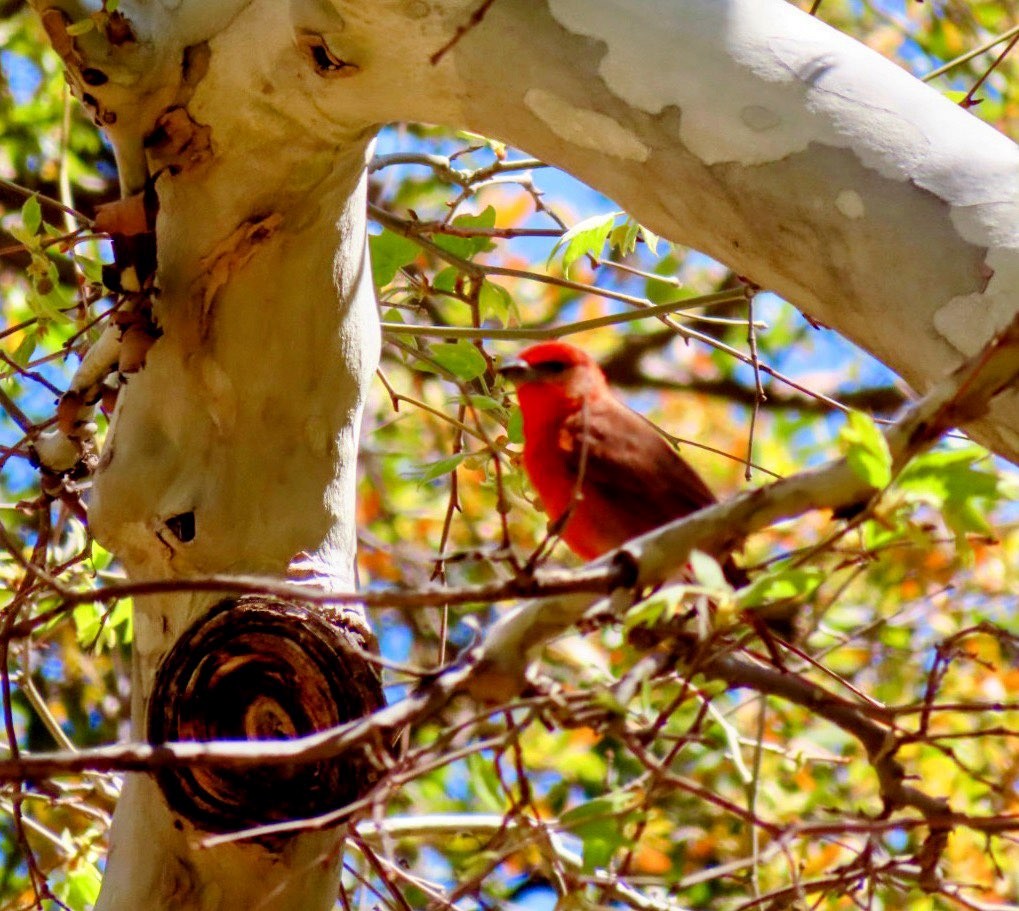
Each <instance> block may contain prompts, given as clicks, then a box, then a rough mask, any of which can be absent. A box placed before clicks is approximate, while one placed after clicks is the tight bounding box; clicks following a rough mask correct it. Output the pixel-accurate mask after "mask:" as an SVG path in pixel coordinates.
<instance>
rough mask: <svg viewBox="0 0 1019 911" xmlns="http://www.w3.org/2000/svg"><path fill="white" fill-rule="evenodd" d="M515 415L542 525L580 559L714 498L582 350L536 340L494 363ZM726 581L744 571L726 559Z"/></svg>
mask: <svg viewBox="0 0 1019 911" xmlns="http://www.w3.org/2000/svg"><path fill="white" fill-rule="evenodd" d="M500 372H501V373H502V374H503V375H505V376H506V377H508V378H509V379H510V380H511V381H512V382H513V383H515V384H516V387H517V396H518V398H519V400H520V410H521V412H522V413H523V418H524V468H525V469H526V471H527V475H528V477H529V478H530V479H531V483H532V484H533V486H534V489H535V490H536V491H537V493H538V496H539V497H540V498H541V502H542V504H543V505H544V507H545V510H546V512H547V513H548V515H549V519H550V521H551V523H552V527H553V528H555V529H556V530H557V531H558V532H559V534H560V535H561V537H562V539H563V541H565V542H566V544H567V545H569V547H570V549H571V550H572V551H573V552H574V553H576V554H577V555H578V556H580V557H583V558H584V559H585V560H590V559H592V558H593V557H597V556H600V555H601V554H603V553H606V552H607V551H610V550H613V549H615V548H617V547H619V546H620V545H621V544H623V542H624V541H627V540H629V539H630V538H633V537H636V536H637V535H642V534H645V533H646V532H649V531H651V530H652V529H654V528H657V527H658V526H659V525H664V524H665V523H667V522H671V521H673V520H675V519H679V518H682V517H683V516H686V515H689V514H690V513H692V512H696V511H697V510H698V509H701V508H702V507H705V506H710V505H711V504H712V503H715V502H717V501H716V499H715V496H714V494H712V492H711V491H710V490H709V489H708V486H707V485H706V484H705V483H704V481H703V480H702V479H701V477H700V475H698V474H697V472H696V471H694V469H693V468H691V467H690V466H689V465H688V464H687V463H686V461H684V459H683V458H682V457H681V456H680V455H679V453H677V452H676V450H675V449H674V448H673V447H672V445H671V444H670V443H668V442H667V441H666V440H665V439H664V437H662V435H661V434H660V433H659V432H658V431H657V430H656V429H655V427H654V425H653V424H651V423H650V422H649V421H647V420H645V419H644V418H643V417H641V416H640V415H639V414H637V413H636V412H635V411H633V410H631V409H630V408H628V407H627V406H626V405H624V404H623V403H622V402H621V401H620V400H619V399H617V398H616V397H615V396H614V395H613V394H612V391H611V390H610V389H609V385H608V382H607V381H606V379H605V374H604V373H602V371H601V368H600V367H599V366H598V365H597V364H596V363H595V361H594V359H593V358H591V357H590V355H588V354H587V353H586V352H584V351H581V350H580V349H579V348H576V347H574V346H573V345H568V344H566V343H565V342H542V343H540V344H537V345H532V346H531V347H530V348H527V349H525V350H524V351H522V352H521V353H520V355H519V356H518V357H516V358H512V359H509V360H507V361H504V362H503V364H502V367H501V368H500ZM722 569H723V572H724V573H725V576H726V579H728V581H729V583H730V584H732V585H733V586H735V587H739V586H742V585H745V584H746V582H747V578H746V575H745V573H744V572H743V570H741V569H740V568H739V567H738V566H737V565H736V564H735V563H734V562H733V560H732V558H731V557H726V559H725V561H724V563H723V565H722Z"/></svg>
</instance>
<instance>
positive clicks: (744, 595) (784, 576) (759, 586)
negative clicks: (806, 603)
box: [739, 566, 825, 607]
mask: <svg viewBox="0 0 1019 911" xmlns="http://www.w3.org/2000/svg"><path fill="white" fill-rule="evenodd" d="M824 578H825V574H824V572H823V571H822V570H820V569H817V568H815V567H805V566H804V567H795V568H793V567H790V568H787V569H777V570H774V571H773V572H770V573H768V574H767V575H765V576H758V577H757V578H756V579H754V581H753V582H752V583H751V584H750V585H748V586H747V587H746V588H744V589H741V590H740V593H739V604H740V607H760V606H762V605H764V604H771V603H773V602H776V601H788V600H791V599H797V600H798V599H802V598H807V597H809V596H810V595H811V594H813V592H814V590H815V589H816V588H817V587H818V586H819V585H820V584H821V583H822V582H823V581H824Z"/></svg>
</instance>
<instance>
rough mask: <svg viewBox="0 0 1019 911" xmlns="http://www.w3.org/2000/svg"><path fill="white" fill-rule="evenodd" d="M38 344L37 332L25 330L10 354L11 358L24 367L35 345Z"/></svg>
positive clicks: (33, 351)
mask: <svg viewBox="0 0 1019 911" xmlns="http://www.w3.org/2000/svg"><path fill="white" fill-rule="evenodd" d="M38 344H39V333H38V332H26V333H25V335H24V338H22V339H21V341H20V342H19V343H18V347H17V348H15V349H14V353H13V354H11V360H12V361H14V363H15V364H17V365H18V366H19V367H24V366H25V365H26V364H28V362H29V361H30V360H31V359H32V355H33V354H34V353H35V348H36V345H38Z"/></svg>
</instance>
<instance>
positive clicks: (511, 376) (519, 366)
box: [497, 357, 536, 383]
mask: <svg viewBox="0 0 1019 911" xmlns="http://www.w3.org/2000/svg"><path fill="white" fill-rule="evenodd" d="M497 372H498V373H501V374H502V375H503V376H504V377H506V379H508V380H509V381H510V382H511V383H526V382H527V381H528V380H533V379H534V378H535V376H536V371H535V369H534V368H533V367H532V366H531V365H530V364H528V363H527V361H525V360H523V359H522V358H519V357H508V358H506V359H504V360H503V362H502V364H500V365H499V369H498V371H497Z"/></svg>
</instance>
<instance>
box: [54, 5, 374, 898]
mask: <svg viewBox="0 0 1019 911" xmlns="http://www.w3.org/2000/svg"><path fill="white" fill-rule="evenodd" d="M128 7H129V5H127V4H125V5H122V6H121V9H122V10H123V12H124V15H125V16H126V19H127V21H128V23H130V27H131V29H132V30H133V32H134V35H135V37H136V39H137V40H132V41H127V42H125V43H123V44H121V45H120V46H115V45H114V44H111V43H109V42H108V41H107V40H106V36H104V35H103V34H102V33H101V32H100V31H98V30H93V31H91V32H89V33H87V34H85V35H83V36H80V37H79V38H77V39H75V40H74V41H73V43H70V44H69V43H68V42H67V40H66V36H64V35H62V32H61V26H60V19H54V13H53V10H52V8H50V7H49V6H48V5H46V6H43V5H42V4H40V12H41V13H42V14H43V16H44V22H45V21H48V27H49V28H50V29H51V34H54V31H53V30H55V35H56V37H55V40H54V43H55V44H57V46H58V49H60V50H61V52H62V53H63V54H64V57H65V60H66V62H67V63H68V69H69V71H70V75H71V79H72V83H77V84H78V88H79V93H81V92H83V91H86V90H87V91H88V93H89V95H91V96H92V101H93V104H92V106H93V109H95V110H96V111H97V115H98V118H99V119H101V120H103V121H106V122H107V123H108V128H107V132H108V133H109V135H110V136H111V139H112V141H113V142H114V145H115V149H116V153H117V159H118V163H119V165H120V169H121V181H122V184H123V188H124V192H125V194H128V195H129V194H133V193H137V192H139V191H141V190H142V188H143V186H144V184H145V182H146V181H147V180H150V179H152V178H153V177H155V190H156V193H157V195H158V200H159V213H158V219H157V223H156V249H157V254H158V271H157V285H158V293H157V296H156V298H155V305H154V311H153V312H154V317H155V320H156V322H157V324H158V326H159V328H160V330H161V331H162V336H161V337H160V338H159V339H158V340H157V341H156V342H155V344H153V346H152V347H151V349H150V350H149V351H148V354H147V358H146V363H145V365H144V367H143V368H142V369H141V370H139V371H137V372H136V373H132V374H131V375H130V376H128V377H127V380H126V383H125V384H124V386H123V388H122V389H121V393H120V397H119V399H118V404H117V410H116V413H115V417H114V421H113V427H112V430H111V432H110V434H109V437H108V439H107V441H106V445H105V448H104V451H103V454H102V458H101V461H100V465H99V470H98V471H97V473H96V477H95V485H94V491H93V497H92V503H91V509H90V523H91V527H92V529H93V531H94V533H95V535H96V537H97V538H98V539H99V540H100V541H101V542H102V543H103V544H104V546H106V547H108V548H110V549H111V550H113V551H114V552H115V553H116V554H117V556H118V557H119V559H120V560H121V561H122V562H123V564H124V566H125V567H126V569H127V572H128V573H129V575H130V576H131V577H132V578H135V579H151V578H175V577H186V576H192V575H202V574H208V573H213V572H259V573H270V574H278V575H281V576H282V575H285V574H286V573H287V572H288V567H289V568H290V569H291V571H295V570H297V571H299V572H300V574H301V576H302V578H308V579H310V580H311V581H316V582H319V583H322V584H325V585H330V586H335V587H339V588H350V587H352V585H353V583H354V578H353V558H354V547H355V530H354V524H353V517H354V492H355V465H356V444H357V433H358V425H359V421H360V413H361V407H362V403H363V397H364V393H365V390H366V389H367V385H368V383H369V381H370V379H371V377H372V374H373V371H374V368H375V365H376V363H377V358H378V349H379V337H378V328H377V317H376V306H375V298H374V289H373V287H372V284H371V272H370V269H369V268H368V264H367V260H366V257H365V229H366V223H365V204H366V200H365V188H366V173H365V165H366V161H367V158H368V155H369V151H370V139H371V136H372V135H373V131H371V130H365V129H364V128H363V127H362V126H360V125H357V124H355V125H354V126H350V125H348V124H347V123H346V121H343V120H342V118H336V119H335V120H334V118H333V117H332V116H329V117H326V116H323V115H322V114H321V113H320V112H319V111H318V109H317V99H316V96H315V94H314V92H313V91H311V89H313V88H315V87H317V86H318V85H320V84H321V82H322V80H321V78H320V77H319V76H318V75H316V74H315V72H314V71H313V70H312V66H311V61H310V59H309V58H308V56H307V54H306V53H304V52H300V51H299V50H298V48H297V45H296V44H295V42H294V36H293V32H292V29H291V23H290V19H289V9H288V7H287V5H286V4H281V3H278V2H276V0H263V2H261V3H233V4H227V3H206V2H204V0H202V2H196V3H190V4H184V5H182V6H181V7H180V8H178V9H176V10H171V9H169V8H162V7H160V6H158V5H156V4H150V3H146V4H137V5H131V6H130V7H129V8H128ZM47 11H48V12H47ZM47 15H48V16H49V19H48V20H47V18H46V17H47ZM81 16H82V12H81V11H80V10H74V9H70V10H68V15H67V18H68V19H70V20H72V21H73V20H78V19H80V18H81ZM88 68H91V69H93V70H98V71H100V72H101V73H102V74H105V75H106V76H107V77H108V81H107V82H105V83H103V84H101V85H98V86H86V87H83V86H82V85H81V82H82V78H83V77H82V75H81V74H82V72H83V71H84V70H86V69H88ZM89 78H91V80H92V81H95V78H96V77H95V76H94V75H93V76H91V77H89ZM174 108H179V109H182V110H181V111H179V112H178V114H177V115H176V116H177V119H176V120H173V121H171V122H170V126H169V127H167V126H165V125H164V127H163V128H162V129H161V130H156V129H155V127H156V124H157V122H163V123H164V124H166V123H167V121H166V120H165V112H166V111H167V110H168V109H174ZM184 110H186V116H181V114H182V112H183V111H184ZM110 115H113V116H114V117H115V122H113V123H112V124H110V123H109V121H110V119H111V116H110ZM337 121H340V122H339V123H338V122H337ZM167 133H170V134H171V135H170V138H169V140H167V139H166V134H167ZM159 135H162V136H163V139H162V141H160V142H155V141H154V140H153V137H156V136H159ZM106 344H108V343H106ZM93 368H94V365H90V368H89V370H88V371H85V372H87V373H90V374H91V373H93V372H95V369H93ZM83 382H84V381H83ZM186 513H193V515H194V529H195V534H194V538H193V540H190V541H182V540H180V539H179V538H178V536H177V535H175V534H174V531H173V525H172V522H168V520H172V519H173V517H175V516H180V515H181V514H186ZM216 600H218V599H217V598H216V597H214V596H206V595H187V594H182V595H167V596H163V597H152V598H141V599H137V600H136V602H135V640H134V673H133V685H134V690H133V722H134V725H133V726H134V732H135V736H136V737H138V738H140V739H141V738H144V736H145V733H144V730H145V729H144V716H145V710H146V702H147V698H148V694H149V692H150V690H151V686H152V680H153V676H154V673H155V670H156V667H157V666H158V663H159V661H160V659H161V658H162V657H163V656H164V655H165V654H166V652H167V651H168V650H169V648H170V647H171V646H172V645H173V643H174V641H175V640H176V639H177V637H178V636H179V635H180V633H181V632H182V631H183V630H184V629H185V628H186V627H187V626H188V625H189V624H190V623H191V622H192V621H193V620H194V619H195V618H197V617H199V616H201V615H202V614H204V613H205V611H207V609H208V608H209V607H210V606H211V605H212V603H214V602H215V601H216ZM352 622H353V623H355V624H358V623H361V624H362V625H363V619H360V620H359V618H358V617H357V616H356V615H355V616H354V617H353V618H352ZM201 834H202V833H200V832H196V831H195V830H194V829H193V828H192V827H191V826H190V825H188V824H187V823H186V822H185V821H183V820H181V819H179V818H178V817H176V816H175V814H172V813H171V812H170V811H169V810H168V808H167V806H166V804H165V802H164V801H163V799H162V797H161V795H160V794H159V792H158V789H157V788H156V786H155V784H154V782H153V781H152V780H151V779H149V778H147V777H145V776H136V775H129V776H128V777H127V781H126V784H125V788H124V792H123V795H122V797H121V799H120V801H119V804H118V807H117V811H116V815H115V820H114V825H113V831H112V835H111V839H112V842H111V843H112V848H111V853H110V856H109V860H108V865H107V871H106V877H105V880H104V884H103V889H102V893H101V896H100V899H99V903H98V906H97V907H98V908H99V909H102V911H120V909H125V911H126V909H130V911H138V909H148V908H151V909H160V908H167V909H169V908H174V909H192V908H193V909H199V908H200V909H203V911H213V909H239V908H244V909H255V908H268V907H273V908H302V909H315V908H328V907H331V906H332V904H333V903H334V901H335V899H336V893H337V886H338V880H339V868H340V853H339V847H340V842H341V836H340V833H339V832H336V831H333V832H326V833H316V834H311V835H304V836H300V837H298V838H295V839H291V840H290V841H289V842H287V843H286V844H285V846H284V847H282V848H281V847H280V846H279V845H276V846H264V845H260V844H253V843H250V842H241V843H238V844H228V845H223V846H220V847H216V848H214V849H204V848H202V847H201V846H200V845H199V840H200V838H201Z"/></svg>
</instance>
